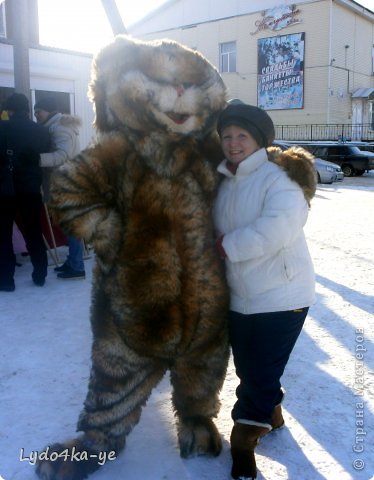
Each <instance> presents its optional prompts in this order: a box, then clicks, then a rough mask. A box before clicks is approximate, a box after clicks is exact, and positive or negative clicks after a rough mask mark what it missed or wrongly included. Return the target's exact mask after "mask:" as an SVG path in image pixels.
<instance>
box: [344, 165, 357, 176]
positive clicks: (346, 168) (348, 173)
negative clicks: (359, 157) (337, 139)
mask: <svg viewBox="0 0 374 480" xmlns="http://www.w3.org/2000/svg"><path fill="white" fill-rule="evenodd" d="M342 170H343V173H344V176H345V177H353V175H354V174H355V169H354V168H353V167H352V165H349V164H348V163H346V164H345V165H342Z"/></svg>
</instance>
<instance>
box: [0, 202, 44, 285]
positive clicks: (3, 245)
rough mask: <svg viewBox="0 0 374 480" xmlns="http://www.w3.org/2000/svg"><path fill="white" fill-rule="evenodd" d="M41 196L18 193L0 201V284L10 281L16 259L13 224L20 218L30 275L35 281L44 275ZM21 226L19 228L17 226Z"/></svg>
mask: <svg viewBox="0 0 374 480" xmlns="http://www.w3.org/2000/svg"><path fill="white" fill-rule="evenodd" d="M41 211H42V197H41V195H40V193H19V194H17V195H16V196H15V197H3V198H0V284H2V285H7V284H9V283H11V282H13V277H14V272H15V266H16V256H15V255H14V253H13V242H12V233H13V222H14V221H15V219H16V214H17V213H18V214H19V215H20V219H21V222H22V228H21V231H22V234H23V236H24V238H25V242H26V247H27V251H28V252H29V254H30V259H31V263H32V266H33V268H34V269H33V273H35V275H36V276H37V277H38V278H45V277H46V275H47V267H48V258H47V252H46V248H45V245H44V240H43V233H42V223H41ZM20 227H21V226H20Z"/></svg>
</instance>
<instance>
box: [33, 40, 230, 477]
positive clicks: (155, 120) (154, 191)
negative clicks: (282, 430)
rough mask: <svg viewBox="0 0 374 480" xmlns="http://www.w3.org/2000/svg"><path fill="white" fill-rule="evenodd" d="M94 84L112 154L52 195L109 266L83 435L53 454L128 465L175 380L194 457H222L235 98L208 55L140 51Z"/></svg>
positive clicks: (132, 46)
mask: <svg viewBox="0 0 374 480" xmlns="http://www.w3.org/2000/svg"><path fill="white" fill-rule="evenodd" d="M92 78H93V80H92V85H91V87H90V88H91V97H92V99H93V101H94V104H95V111H96V126H97V129H98V133H99V141H98V143H97V144H96V145H94V146H92V147H91V148H88V149H87V150H85V151H83V152H82V153H81V154H80V155H78V156H77V157H76V158H74V159H73V160H71V161H69V162H67V163H66V164H65V165H63V166H62V167H61V168H60V169H58V171H57V172H56V173H55V176H54V179H53V185H52V208H53V212H54V215H55V217H56V219H57V220H58V221H59V222H60V224H61V226H62V228H63V229H64V230H66V231H68V232H71V233H72V234H74V235H76V236H78V237H81V238H84V239H85V240H86V241H87V242H89V243H91V244H92V245H93V247H94V249H95V253H96V260H97V261H96V266H95V269H94V280H93V287H92V306H91V325H92V331H93V345H92V369H91V376H90V381H89V388H88V393H87V398H86V401H85V405H84V409H83V411H82V413H81V415H80V418H79V421H78V430H79V431H82V432H83V435H82V436H81V437H78V438H76V439H75V440H72V441H70V442H66V443H64V444H55V445H52V446H51V449H52V450H56V451H62V449H63V448H68V449H69V451H71V452H73V449H74V448H75V449H76V450H77V451H82V452H83V451H88V452H91V453H92V452H110V451H115V452H116V453H118V452H119V451H121V449H123V447H124V446H125V441H126V436H127V435H128V434H129V432H130V431H131V430H132V428H133V427H134V426H135V425H136V423H137V422H138V421H139V418H140V414H141V409H142V407H143V406H144V404H145V403H146V401H147V399H148V397H149V395H150V394H151V391H152V389H153V388H154V387H155V385H157V383H158V382H159V381H160V380H161V378H162V377H163V376H164V374H165V372H166V371H168V370H169V371H170V378H171V383H172V386H173V393H172V403H173V408H174V410H175V414H176V417H177V429H178V438H179V444H180V451H181V455H182V456H184V457H189V456H192V455H199V454H208V455H218V454H219V452H220V450H221V440H220V436H219V434H218V431H217V429H216V427H215V425H214V423H213V421H212V418H213V417H215V416H216V415H217V413H218V411H219V400H218V395H219V391H220V389H221V387H222V384H223V380H224V376H225V371H226V366H227V361H228V354H229V349H228V340H227V326H226V313H227V308H228V295H227V289H226V285H225V282H224V274H223V271H222V266H221V263H220V260H219V259H218V257H217V255H216V251H215V247H214V232H213V225H212V220H211V207H212V201H213V199H214V195H215V192H216V188H217V181H218V179H217V174H216V162H218V161H219V160H220V158H221V154H220V150H219V143H218V141H217V137H216V136H215V133H214V125H215V122H216V118H217V115H218V113H219V112H220V110H221V109H222V108H223V106H224V105H225V97H226V92H225V88H224V85H223V83H222V80H221V78H220V76H219V75H218V73H217V71H216V70H215V69H214V68H213V67H212V66H211V65H210V64H209V63H208V62H207V61H206V60H205V59H204V58H203V57H202V56H201V55H200V54H198V53H197V52H194V51H192V50H189V49H187V48H184V47H182V46H180V45H179V44H177V43H175V42H155V43H145V42H139V41H135V40H131V39H129V38H127V37H118V38H117V39H116V40H115V41H114V43H113V44H111V45H109V46H108V47H106V48H104V50H103V51H102V52H100V53H99V55H98V56H97V58H96V59H95V62H94V67H93V76H92ZM96 468H98V462H97V460H95V459H92V458H89V459H88V460H87V461H86V462H48V461H41V462H40V463H39V464H38V468H37V473H38V475H39V477H40V478H43V479H46V480H57V479H58V480H80V479H83V478H86V476H87V475H88V474H90V473H91V472H92V471H94V470H95V469H96Z"/></svg>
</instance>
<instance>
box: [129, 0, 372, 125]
mask: <svg viewBox="0 0 374 480" xmlns="http://www.w3.org/2000/svg"><path fill="white" fill-rule="evenodd" d="M198 3H199V2H196V1H195V0H188V1H187V0H179V1H175V0H174V1H169V2H167V3H166V5H165V6H164V8H162V7H161V8H160V13H159V14H157V11H156V14H155V15H153V16H150V18H146V19H145V21H144V22H140V24H139V25H138V26H134V28H133V29H132V30H131V33H132V35H134V36H139V37H140V38H143V39H145V40H151V39H156V38H172V39H174V40H177V41H179V42H181V43H183V44H185V45H188V46H189V47H192V48H196V49H197V50H199V51H200V52H201V53H202V54H203V55H205V56H206V57H207V58H208V59H209V60H210V61H211V62H212V63H213V64H214V65H215V66H216V67H217V68H218V66H219V44H220V43H223V42H230V41H236V45H237V71H236V72H235V73H222V77H223V79H224V81H225V83H226V85H227V87H228V90H229V96H230V97H232V98H236V97H239V98H241V99H243V100H244V101H246V102H249V103H252V104H257V40H258V39H259V38H266V37H274V36H277V35H288V34H293V33H299V32H305V59H304V107H303V108H302V109H284V110H269V111H268V113H269V114H270V115H271V117H272V118H273V120H274V122H275V123H276V124H288V125H299V124H304V123H308V124H310V123H313V124H315V123H321V124H325V123H350V122H351V118H352V101H351V93H352V92H353V91H354V90H356V89H357V88H362V87H372V86H374V77H373V75H372V59H371V52H372V50H371V49H372V46H373V44H374V16H373V21H370V19H368V18H367V15H366V18H365V17H364V16H362V15H360V14H359V12H357V13H356V12H355V11H354V10H352V9H351V8H347V4H350V3H351V2H349V1H347V0H315V1H313V0H310V1H299V2H297V8H298V9H299V10H300V13H299V14H298V15H297V17H298V18H299V19H301V20H302V23H298V24H295V25H292V26H289V27H287V28H285V29H282V30H279V31H276V32H275V31H271V30H263V31H261V32H258V33H256V34H255V35H251V32H254V31H255V30H256V27H255V23H256V21H258V20H259V19H261V11H262V10H263V9H265V8H271V7H274V6H277V5H279V4H282V5H283V4H287V5H290V4H291V3H294V2H288V1H286V2H281V1H280V0H279V1H276V0H264V1H262V2H259V1H253V2H248V1H247V2H245V1H238V2H227V1H226V2H221V1H217V2H211V1H206V2H201V1H200V4H202V5H203V7H202V8H200V10H199V6H198ZM215 6H216V8H215ZM245 12H247V13H245ZM171 25H174V26H175V25H178V27H176V28H171V27H170V26H171ZM345 45H349V48H345ZM366 104H367V102H366ZM366 107H367V105H366ZM364 111H365V112H368V108H365V109H364ZM368 120H369V119H368V115H367V114H366V116H365V118H363V122H368Z"/></svg>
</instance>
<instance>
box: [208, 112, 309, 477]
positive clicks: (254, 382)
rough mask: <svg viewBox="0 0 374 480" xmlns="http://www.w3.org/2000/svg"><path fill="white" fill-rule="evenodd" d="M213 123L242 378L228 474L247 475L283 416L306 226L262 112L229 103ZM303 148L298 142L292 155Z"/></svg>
mask: <svg viewBox="0 0 374 480" xmlns="http://www.w3.org/2000/svg"><path fill="white" fill-rule="evenodd" d="M217 129H218V133H219V136H220V139H221V145H222V149H223V153H224V155H225V160H223V161H222V162H221V164H220V165H219V167H218V171H219V172H220V173H222V174H223V175H224V177H225V178H224V180H223V181H222V183H221V185H220V189H219V192H218V196H217V200H216V203H215V208H214V218H215V224H216V229H217V231H218V232H219V237H218V240H217V247H218V249H219V251H220V252H221V256H222V257H224V258H225V261H226V274H227V280H228V284H229V288H230V296H231V303H230V315H229V332H230V342H231V346H232V353H233V357H234V363H235V367H236V373H237V375H238V377H239V379H240V384H239V386H238V388H237V392H236V394H237V401H236V403H235V405H234V408H233V411H232V418H233V420H234V422H235V423H234V427H233V429H232V433H231V438H230V441H231V454H232V459H233V466H232V471H231V475H232V478H233V479H239V478H240V479H250V478H256V474H257V471H256V462H255V456H254V449H255V446H256V444H257V442H258V440H259V438H260V437H262V436H264V435H265V434H267V433H268V432H269V431H270V430H272V429H274V428H279V427H281V426H282V425H283V423H284V421H283V416H282V411H281V406H280V403H281V401H282V399H283V391H282V388H281V383H280V378H281V376H282V374H283V372H284V369H285V367H286V364H287V361H288V359H289V356H290V353H291V351H292V349H293V347H294V345H295V342H296V340H297V338H298V336H299V334H300V332H301V329H302V327H303V324H304V321H305V318H306V315H307V313H308V308H309V306H310V305H311V304H312V303H313V302H314V271H313V265H312V261H311V258H310V255H309V251H308V247H307V244H306V240H305V237H304V233H303V226H304V225H305V223H306V220H307V217H308V210H309V205H308V200H307V199H306V198H305V197H304V193H303V189H302V188H301V187H300V186H299V185H298V183H296V182H295V181H293V180H291V179H290V178H289V176H288V175H287V173H286V172H285V171H284V169H282V168H281V167H280V166H278V165H277V164H276V163H274V162H273V161H269V158H268V155H269V154H268V152H267V150H266V147H269V146H270V145H271V144H272V142H273V140H274V125H273V122H272V120H271V118H270V117H269V115H267V113H266V112H264V111H263V110H261V109H259V108H257V107H255V106H251V105H246V104H243V103H235V104H234V103H232V104H230V105H229V106H228V107H227V108H226V109H225V110H224V111H223V112H222V114H221V116H220V118H219V120H218V125H217ZM302 152H303V151H300V149H298V150H297V154H298V159H299V160H300V155H301V157H302V156H303V153H302ZM292 155H293V151H292V149H290V150H288V151H287V152H285V153H283V156H284V157H285V158H286V160H289V157H291V160H292ZM302 161H303V160H302ZM305 162H310V159H308V158H307V154H306V158H305ZM313 181H314V180H313ZM310 188H311V190H313V185H310Z"/></svg>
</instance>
